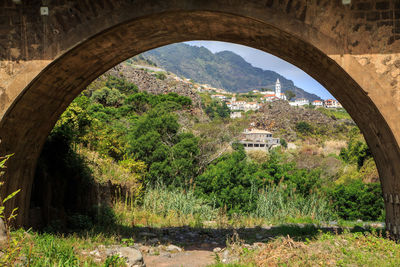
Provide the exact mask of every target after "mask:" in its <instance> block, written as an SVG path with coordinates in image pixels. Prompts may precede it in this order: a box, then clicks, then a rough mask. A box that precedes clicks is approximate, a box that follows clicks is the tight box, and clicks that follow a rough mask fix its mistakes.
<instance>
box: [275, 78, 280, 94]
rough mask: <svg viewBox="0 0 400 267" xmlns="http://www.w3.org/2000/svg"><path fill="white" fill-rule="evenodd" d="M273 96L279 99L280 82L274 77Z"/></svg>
mask: <svg viewBox="0 0 400 267" xmlns="http://www.w3.org/2000/svg"><path fill="white" fill-rule="evenodd" d="M275 96H276V97H277V98H279V99H281V82H280V81H279V78H278V79H276V83H275Z"/></svg>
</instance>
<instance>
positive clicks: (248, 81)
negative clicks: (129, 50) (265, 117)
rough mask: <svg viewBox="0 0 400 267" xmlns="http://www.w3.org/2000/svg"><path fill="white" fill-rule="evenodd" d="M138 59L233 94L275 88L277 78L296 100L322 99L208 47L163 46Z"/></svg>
mask: <svg viewBox="0 0 400 267" xmlns="http://www.w3.org/2000/svg"><path fill="white" fill-rule="evenodd" d="M136 58H141V59H145V60H147V61H148V62H153V63H155V65H157V66H159V67H162V68H164V69H165V70H167V71H170V72H173V73H175V74H177V75H179V76H183V77H186V78H190V79H193V80H194V81H196V82H198V83H206V84H210V85H212V86H213V87H217V88H224V89H225V90H227V91H230V92H247V91H250V90H252V89H262V88H269V89H273V88H274V85H275V81H276V79H277V78H279V80H280V81H281V84H282V92H285V91H287V90H291V91H293V92H294V93H295V94H296V98H300V97H304V98H307V99H309V100H310V101H313V100H317V99H318V100H320V97H318V96H317V95H315V94H311V93H308V92H306V91H304V90H303V89H301V88H298V87H296V86H295V85H294V83H293V81H291V80H288V79H286V78H285V77H283V76H282V75H280V74H278V73H276V72H274V71H271V70H263V69H260V68H256V67H254V66H252V65H251V64H250V63H248V62H247V61H245V60H244V59H243V58H242V57H241V56H239V55H237V54H235V53H233V52H230V51H222V52H218V53H215V54H214V53H212V52H211V51H210V50H208V49H207V48H205V47H197V46H191V45H188V44H184V43H179V44H172V45H168V46H164V47H160V48H157V49H154V50H151V51H148V52H145V53H143V54H141V55H140V56H138V57H136Z"/></svg>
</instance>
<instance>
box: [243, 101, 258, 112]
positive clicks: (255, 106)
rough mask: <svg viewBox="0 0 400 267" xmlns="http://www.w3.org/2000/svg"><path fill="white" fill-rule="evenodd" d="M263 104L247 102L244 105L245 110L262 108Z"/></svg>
mask: <svg viewBox="0 0 400 267" xmlns="http://www.w3.org/2000/svg"><path fill="white" fill-rule="evenodd" d="M260 107H261V105H260V104H258V103H257V102H247V103H246V104H245V105H244V111H249V110H258V109H260Z"/></svg>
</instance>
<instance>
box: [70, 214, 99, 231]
mask: <svg viewBox="0 0 400 267" xmlns="http://www.w3.org/2000/svg"><path fill="white" fill-rule="evenodd" d="M68 227H69V228H70V229H71V230H74V231H80V230H86V229H90V228H92V227H93V223H92V220H91V218H90V217H89V216H87V215H83V214H77V213H76V214H72V215H70V216H68Z"/></svg>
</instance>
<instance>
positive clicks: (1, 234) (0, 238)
mask: <svg viewBox="0 0 400 267" xmlns="http://www.w3.org/2000/svg"><path fill="white" fill-rule="evenodd" d="M6 241H7V231H6V226H5V225H4V222H3V219H1V218H0V244H2V243H5V242H6Z"/></svg>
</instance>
